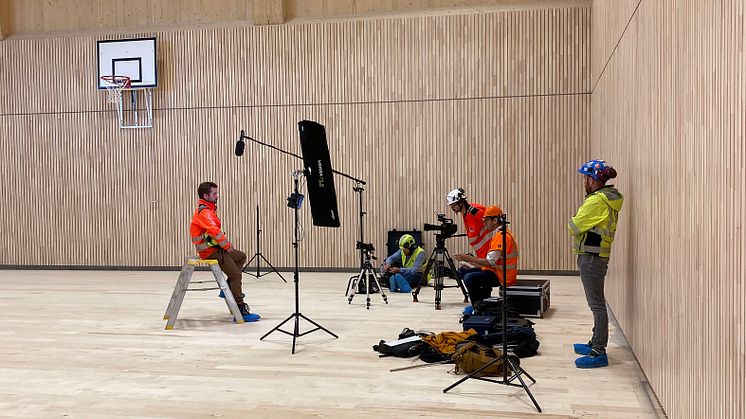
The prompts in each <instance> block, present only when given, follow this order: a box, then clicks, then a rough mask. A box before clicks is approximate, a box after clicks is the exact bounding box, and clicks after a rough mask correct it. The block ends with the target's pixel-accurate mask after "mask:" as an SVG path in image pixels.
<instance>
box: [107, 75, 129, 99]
mask: <svg viewBox="0 0 746 419" xmlns="http://www.w3.org/2000/svg"><path fill="white" fill-rule="evenodd" d="M101 80H103V81H105V82H106V83H107V85H106V86H104V87H106V101H107V102H109V103H119V101H120V100H121V99H122V91H123V90H124V89H129V88H130V87H131V86H132V84H131V82H130V78H129V77H127V76H102V77H101Z"/></svg>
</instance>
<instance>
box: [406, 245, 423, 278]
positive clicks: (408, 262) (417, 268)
mask: <svg viewBox="0 0 746 419" xmlns="http://www.w3.org/2000/svg"><path fill="white" fill-rule="evenodd" d="M424 251H425V250H424V249H423V248H421V247H420V246H417V248H416V249H414V252H412V254H411V255H410V256H409V257H407V255H405V254H404V252H403V251H402V252H401V265H402V268H407V269H412V268H414V271H415V272H424V271H425V265H427V264H426V263H421V264H420V266H415V262H416V261H417V256H419V254H420V253H422V252H424Z"/></svg>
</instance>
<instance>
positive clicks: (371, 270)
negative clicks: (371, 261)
mask: <svg viewBox="0 0 746 419" xmlns="http://www.w3.org/2000/svg"><path fill="white" fill-rule="evenodd" d="M369 274H370V275H371V276H372V277H373V281H375V283H376V285H377V286H378V289H379V290H381V297H382V298H383V302H384V303H386V304H388V303H389V300H388V297H387V296H386V292H385V291H384V290H383V287H382V286H381V283H380V282H378V277H377V276H376V273H375V271H373V269H372V268H371V269H370V271H369Z"/></svg>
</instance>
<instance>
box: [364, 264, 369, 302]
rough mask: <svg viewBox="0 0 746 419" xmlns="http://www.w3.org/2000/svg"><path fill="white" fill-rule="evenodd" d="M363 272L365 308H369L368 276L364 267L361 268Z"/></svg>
mask: <svg viewBox="0 0 746 419" xmlns="http://www.w3.org/2000/svg"><path fill="white" fill-rule="evenodd" d="M363 272H364V273H363V275H365V309H366V310H370V277H369V276H368V270H367V269H366V268H363Z"/></svg>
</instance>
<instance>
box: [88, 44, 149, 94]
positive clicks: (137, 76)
mask: <svg viewBox="0 0 746 419" xmlns="http://www.w3.org/2000/svg"><path fill="white" fill-rule="evenodd" d="M96 49H97V50H98V77H97V80H98V88H99V89H106V88H107V87H110V86H111V85H110V83H109V82H107V81H104V80H102V79H101V77H104V76H126V77H129V78H130V82H131V87H130V88H131V89H144V88H151V87H158V71H157V65H156V43H155V38H136V39H115V40H107V41H98V42H97V43H96Z"/></svg>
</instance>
